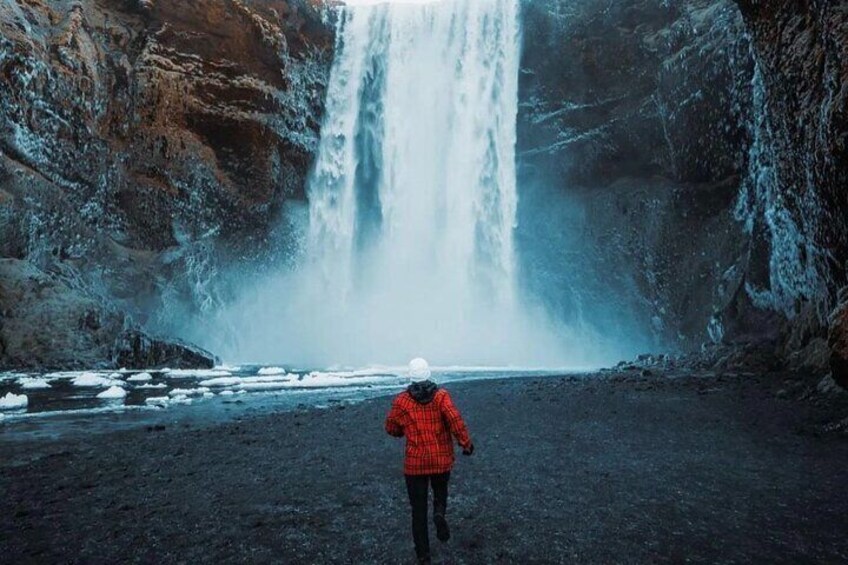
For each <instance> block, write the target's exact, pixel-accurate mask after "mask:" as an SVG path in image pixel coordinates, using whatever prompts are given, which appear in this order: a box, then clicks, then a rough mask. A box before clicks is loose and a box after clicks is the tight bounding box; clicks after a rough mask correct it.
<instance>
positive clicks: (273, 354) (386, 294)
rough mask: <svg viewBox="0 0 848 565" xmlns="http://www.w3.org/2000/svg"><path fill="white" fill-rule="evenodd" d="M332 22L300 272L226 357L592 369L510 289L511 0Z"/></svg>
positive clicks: (383, 8) (355, 12) (270, 285)
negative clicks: (332, 46) (331, 53)
mask: <svg viewBox="0 0 848 565" xmlns="http://www.w3.org/2000/svg"><path fill="white" fill-rule="evenodd" d="M339 10H340V11H339V14H338V18H339V20H338V28H337V44H336V56H335V60H334V64H333V67H332V72H331V78H330V84H329V86H328V92H327V101H326V115H325V121H324V124H323V127H322V131H321V142H320V146H319V149H318V154H317V159H316V163H315V168H314V171H313V174H312V176H311V179H310V182H309V187H308V195H309V225H308V231H307V236H306V244H305V245H306V249H305V250H304V260H303V262H302V265H301V266H300V267H299V268H298V269H297V270H296V271H295V272H294V273H288V274H286V275H281V276H280V277H276V278H275V279H274V280H272V281H266V283H264V284H263V285H261V287H260V288H259V289H258V290H257V292H256V293H253V294H252V295H251V298H250V299H245V300H242V301H240V302H239V303H238V304H237V305H236V307H235V308H234V309H233V311H232V312H230V313H229V314H228V316H229V317H230V321H231V322H232V321H233V319H234V318H235V324H234V326H235V327H237V328H240V330H239V332H237V333H239V334H240V336H241V339H240V340H239V343H238V345H237V348H236V350H235V351H234V352H232V353H233V355H232V357H234V358H238V359H247V360H250V361H268V362H278V361H285V362H294V363H304V364H312V365H322V366H327V365H332V364H344V365H362V364H368V363H388V364H390V363H400V362H404V361H405V360H407V359H409V358H411V357H415V356H417V355H423V356H425V357H427V358H429V359H431V360H432V361H435V362H437V363H439V364H475V365H477V364H494V365H537V366H538V365H553V364H557V365H562V364H571V365H576V364H582V363H585V362H586V358H585V357H584V356H582V355H580V353H581V352H577V351H574V350H571V351H569V350H568V345H569V342H571V340H570V339H569V338H568V336H567V335H564V333H563V331H562V330H559V331H554V330H553V329H552V327H551V325H550V324H549V323H548V322H547V318H546V316H545V315H544V313H543V312H542V311H541V310H540V309H536V308H532V307H530V306H529V305H528V304H527V303H526V302H525V301H523V300H520V299H519V296H518V291H517V288H516V267H515V263H516V261H515V257H514V254H515V251H514V247H513V231H514V228H515V221H516V219H515V218H516V207H517V196H516V186H515V178H516V175H515V142H516V112H517V106H518V104H517V94H518V65H519V51H520V29H519V22H518V5H517V0H445V1H443V2H439V3H433V4H380V5H362V6H357V7H353V6H347V7H342V8H340V9H339ZM572 343H573V342H572Z"/></svg>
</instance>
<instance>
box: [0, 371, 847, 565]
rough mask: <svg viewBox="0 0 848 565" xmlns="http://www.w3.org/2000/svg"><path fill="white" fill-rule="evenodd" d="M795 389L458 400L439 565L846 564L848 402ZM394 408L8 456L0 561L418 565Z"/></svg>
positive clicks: (722, 387)
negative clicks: (456, 455) (458, 431)
mask: <svg viewBox="0 0 848 565" xmlns="http://www.w3.org/2000/svg"><path fill="white" fill-rule="evenodd" d="M784 386H785V385H784V384H783V378H782V377H777V376H770V377H761V378H753V377H747V378H746V377H734V378H711V379H709V378H707V379H705V378H698V379H695V378H685V379H675V380H669V379H663V378H621V377H610V378H607V379H604V380H593V381H576V380H573V379H555V378H551V379H545V380H539V379H532V380H530V379H514V380H509V381H490V382H475V383H464V384H455V385H453V386H451V387H450V389H451V392H452V393H453V396H454V399H455V401H456V404H457V405H458V406H459V408H460V409H461V410H462V411H463V413H464V415H465V417H466V420H467V422H468V424H469V427H470V429H471V431H472V434H473V436H474V438H475V443H476V446H477V452H476V453H475V455H474V456H473V457H471V458H465V457H460V459H459V460H458V463H457V466H456V468H455V470H454V478H453V480H452V484H451V489H452V490H451V506H450V508H449V520H450V522H451V524H452V528H453V533H454V537H453V539H452V540H451V541H450V542H449V543H448V544H447V545H441V544H439V542H437V541H435V539H434V540H433V546H434V553H435V555H434V558H435V561H436V562H439V561H444V562H446V563H500V562H504V563H506V562H510V563H548V562H605V563H630V562H633V563H636V562H683V561H692V562H716V561H719V562H727V563H735V562H760V563H777V562H786V563H798V562H809V561H820V562H840V561H846V560H848V489H846V469H848V439H846V437H845V435H844V434H842V433H838V432H828V431H825V428H826V426H825V425H824V424H826V423H827V422H830V421H834V420H838V419H839V418H841V417H844V416H845V415H848V412H845V403H844V401H821V400H819V401H815V402H814V401H811V400H809V399H806V400H805V399H799V398H797V396H799V394H796V393H797V391H799V390H801V389H802V384H799V385H797V386H796V387H795V388H794V389H792V387H790V389H791V390H794V391H795V392H791V391H790V393H789V394H788V397H794V398H778V397H777V396H776V395H775V393H776V391H777V389H778V388H781V387H784ZM778 396H785V395H784V393H781V394H780V395H778ZM388 405H389V399H388V398H385V399H377V400H371V401H366V402H364V403H361V404H358V405H354V406H348V407H346V408H344V409H341V408H333V409H327V410H307V411H300V412H288V413H279V414H275V415H271V416H260V417H255V418H250V419H245V420H243V421H240V422H230V423H219V424H209V425H202V426H193V427H186V426H185V425H184V424H180V425H179V426H173V425H172V426H166V427H165V429H160V430H155V429H152V430H148V429H147V428H146V427H143V428H139V429H136V430H129V431H127V430H122V431H116V432H110V433H106V434H95V435H92V436H90V437H77V438H71V439H63V440H61V441H56V440H44V441H38V442H35V443H30V444H21V443H20V442H5V443H0V450H2V451H0V456H2V462H0V493H2V495H0V497H2V498H0V505H2V507H0V561H2V562H6V563H27V562H34V563H35V562H37V563H55V562H76V563H101V562H104V563H105V562H111V563H123V562H146V563H178V562H182V563H203V562H278V563H372V562H373V563H405V562H410V561H412V559H411V557H412V547H411V539H410V533H409V517H408V507H407V502H406V498H405V496H406V495H405V491H404V487H403V483H402V478H401V456H402V443H401V442H400V441H396V440H393V439H392V438H390V437H388V436H386V435H385V434H384V433H383V431H382V425H383V418H384V415H385V412H386V410H387V408H388ZM433 537H435V536H433Z"/></svg>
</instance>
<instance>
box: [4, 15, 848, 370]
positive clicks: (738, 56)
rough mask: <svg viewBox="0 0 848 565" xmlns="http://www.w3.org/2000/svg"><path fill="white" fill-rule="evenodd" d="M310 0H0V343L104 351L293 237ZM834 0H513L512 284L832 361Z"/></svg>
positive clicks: (838, 212) (649, 336)
mask: <svg viewBox="0 0 848 565" xmlns="http://www.w3.org/2000/svg"><path fill="white" fill-rule="evenodd" d="M316 1H317V0H290V1H283V0H273V1H272V0H265V1H262V0H198V1H196V2H181V1H178V0H83V1H66V0H58V1H50V2H47V1H44V0H0V86H2V88H0V257H5V258H7V259H8V260H7V261H5V262H4V263H3V265H2V272H3V273H4V274H3V277H2V278H3V280H2V281H0V314H2V316H3V317H2V318H0V366H3V365H22V364H23V365H25V364H35V365H40V366H54V365H55V366H66V365H68V364H69V363H70V362H71V361H70V359H71V358H72V357H73V355H70V356H68V355H67V354H66V353H67V352H63V353H62V355H58V354H55V353H51V351H58V350H60V349H61V348H63V347H66V348H67V349H68V350H69V351H74V350H80V351H81V350H83V349H86V350H87V351H92V352H94V353H92V355H94V357H92V358H89V357H88V356H87V354H83V355H80V356H79V358H80V359H84V360H85V362H86V363H95V361H96V360H97V359H100V360H101V363H106V364H109V363H112V364H114V363H118V359H120V360H125V359H127V357H126V355H128V354H126V353H121V352H122V351H123V352H126V351H135V350H138V349H139V348H140V347H141V345H140V344H145V343H148V342H149V341H146V340H147V338H146V337H144V336H143V334H139V333H138V330H139V329H140V328H148V329H150V328H153V329H167V328H168V325H167V319H165V320H163V316H164V317H165V318H167V314H168V313H169V312H173V311H174V310H175V309H177V308H185V309H186V312H187V313H188V314H187V315H197V316H200V317H201V319H203V316H204V315H205V313H208V312H210V311H213V310H215V309H216V308H217V307H218V306H219V305H220V304H221V303H222V302H225V301H226V300H227V298H228V297H227V294H226V292H227V290H226V285H225V284H221V280H222V273H224V271H225V270H226V271H229V272H233V271H238V270H239V269H240V268H261V267H262V266H267V265H269V264H273V263H278V262H279V261H280V260H281V257H283V256H284V255H285V253H286V250H287V246H289V245H291V244H292V241H291V238H290V237H287V234H286V233H285V230H286V227H285V223H284V222H280V221H279V215H280V210H281V207H282V206H283V205H284V203H285V202H287V201H289V200H291V199H298V200H302V199H303V198H304V196H305V195H304V193H303V191H304V186H305V183H304V180H305V177H306V174H307V171H308V168H309V165H310V161H311V158H312V152H313V150H314V148H315V144H316V141H317V135H318V127H319V123H320V120H321V113H322V101H323V93H324V87H325V84H326V78H327V73H328V68H329V62H330V60H331V58H332V47H333V46H332V42H333V38H332V33H331V31H330V28H329V26H327V25H326V24H325V23H324V22H323V21H322V7H321V6H320V5H319V4H316V3H315V2H316ZM846 10H848V8H846V7H845V6H842V5H840V4H839V3H833V2H826V1H815V0H805V1H802V2H791V1H789V0H779V1H774V2H772V1H768V2H766V1H763V0H759V1H758V0H685V1H682V2H668V1H666V0H616V1H614V2H603V3H599V2H596V1H594V0H526V1H525V2H524V3H523V16H524V23H525V25H524V53H523V60H522V72H521V83H520V107H519V132H518V134H519V135H518V152H519V177H520V178H519V186H520V187H521V188H520V190H521V194H520V196H521V206H520V207H519V214H520V218H519V227H518V233H517V237H518V246H519V249H520V251H521V254H520V255H521V257H522V261H523V264H522V273H523V276H524V282H525V284H527V285H528V286H530V287H531V288H532V289H533V290H534V292H535V293H536V294H538V295H539V296H541V297H542V299H543V300H544V301H545V302H546V303H547V304H548V306H549V307H551V308H552V309H553V310H555V311H556V312H557V314H558V315H560V316H562V317H563V318H565V319H568V320H572V321H573V320H586V329H587V330H595V331H597V332H599V333H601V334H605V335H606V337H609V336H611V335H613V336H614V335H622V336H623V335H630V336H645V337H644V339H642V340H641V341H638V340H637V341H638V344H637V345H638V346H639V347H644V348H654V349H663V350H669V349H671V350H674V349H680V350H693V349H700V348H702V347H704V346H705V345H710V346H712V345H716V344H719V345H720V344H741V343H746V344H750V343H754V344H758V345H757V349H758V350H762V348H763V347H765V348H766V350H768V351H774V352H776V353H778V354H779V355H780V356H781V358H783V359H786V360H787V361H791V362H793V363H795V364H796V365H797V364H804V363H808V364H809V363H812V364H813V365H815V366H816V367H819V368H821V366H822V363H823V362H824V361H822V360H825V361H826V360H827V357H828V355H831V365H832V366H833V367H835V368H838V367H845V366H848V365H846V363H848V353H838V352H839V351H843V352H844V351H845V346H844V343H845V340H844V336H845V335H846V332H848V329H846V328H845V327H844V326H845V322H844V320H845V319H846V316H845V314H844V312H845V298H844V297H845V293H844V292H843V293H842V295H841V296H842V300H841V301H840V300H838V299H837V298H838V291H839V289H840V288H841V287H844V286H845V284H846V267H845V265H846V259H848V225H846V220H845V218H848V196H846V192H845V190H844V187H845V186H846V183H848V177H846V175H848V167H846V166H845V163H846V162H848V155H846V151H848V149H846V143H847V142H848V139H847V138H846V136H848V127H847V126H846V115H848V67H846V65H848V47H847V46H848V14H846ZM540 242H542V243H541V244H540ZM225 267H226V269H225ZM26 281H30V282H29V283H26ZM27 285H30V286H31V287H32V288H29V289H28V288H26V286H27ZM33 288H34V289H36V290H37V289H38V288H45V289H48V290H45V291H43V292H44V293H46V294H44V293H40V292H39V291H33ZM47 295H49V296H52V297H54V298H55V300H54V299H53V298H51V299H50V301H49V302H50V304H53V307H54V308H55V309H56V311H57V313H58V314H57V316H56V319H57V321H56V323H55V324H54V325H62V324H69V325H72V326H74V325H75V327H77V328H78V331H79V332H82V334H83V335H82V336H77V337H74V338H73V339H72V337H73V336H71V337H67V336H66V338H62V337H61V336H60V337H56V334H55V332H53V330H51V328H50V326H49V324H48V323H47V322H48V321H49V312H48V311H47V310H45V309H44V308H43V306H44V304H46V302H45V300H46V299H45V298H44V296H47ZM60 295H64V296H65V298H62V299H59V296H60ZM26 304H28V305H29V306H26V307H24V305H26ZM839 304H841V306H839ZM48 310H49V309H48ZM92 312H93V314H92ZM31 313H37V315H36V314H31ZM181 315H183V314H181ZM60 319H61V320H64V321H63V322H61V323H60V322H59V321H58V320H60ZM828 324H829V325H830V328H829V329H828ZM27 328H29V329H27ZM63 331H64V330H63ZM60 333H61V332H60ZM128 336H129V337H128ZM828 336H830V343H831V350H830V351H831V352H832V353H830V352H828V350H827V343H828V342H827V339H828ZM77 338H79V340H82V341H79V340H78V341H74V339H77ZM33 343H38V344H41V345H39V346H38V348H37V350H38V351H39V352H40V353H39V354H38V355H37V356H36V355H28V353H27V352H29V351H32V349H31V347H32V345H31V344H33ZM161 343H162V346H161V348H164V349H162V350H161V351H160V354H157V355H158V356H157V355H152V356H151V354H150V351H149V349H150V348H149V347H148V348H147V349H148V351H147V353H140V354H138V355H137V356H140V357H143V358H144V359H146V360H147V361H148V362H149V361H150V360H151V359H162V358H165V357H167V356H168V355H170V354H171V353H168V352H170V351H171V350H169V349H167V347H166V342H161ZM27 344H30V345H27ZM51 344H52V345H51ZM86 344H87V345H86ZM762 344H766V345H765V346H763V345H762ZM145 347H147V346H145ZM141 348H142V349H144V348H143V347H141ZM161 348H160V349H161ZM769 348H771V349H769ZM122 355H124V356H123V357H122ZM187 358H189V359H194V357H192V355H191V353H190V352H189V353H187ZM28 359H29V360H28ZM836 370H837V369H834V371H836ZM840 370H841V369H840ZM845 379H846V380H845V382H848V377H845Z"/></svg>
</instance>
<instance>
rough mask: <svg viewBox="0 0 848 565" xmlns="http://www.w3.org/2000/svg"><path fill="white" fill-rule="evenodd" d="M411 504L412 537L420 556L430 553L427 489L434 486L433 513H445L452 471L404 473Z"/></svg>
mask: <svg viewBox="0 0 848 565" xmlns="http://www.w3.org/2000/svg"><path fill="white" fill-rule="evenodd" d="M404 476H405V477H406V491H407V492H408V493H409V504H410V505H411V506H412V539H413V540H414V541H415V554H416V555H418V557H424V556H429V555H430V536H429V534H428V532H427V490H428V488H427V487H428V485H432V487H433V514H434V515H435V514H441V515H442V516H444V515H445V512H447V509H448V480H450V471H448V472H447V473H440V474H438V475H404Z"/></svg>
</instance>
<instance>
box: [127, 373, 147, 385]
mask: <svg viewBox="0 0 848 565" xmlns="http://www.w3.org/2000/svg"><path fill="white" fill-rule="evenodd" d="M150 380H153V375H151V374H150V373H138V374H137V375H132V376H130V377H127V382H128V383H143V382H147V381H150Z"/></svg>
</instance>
